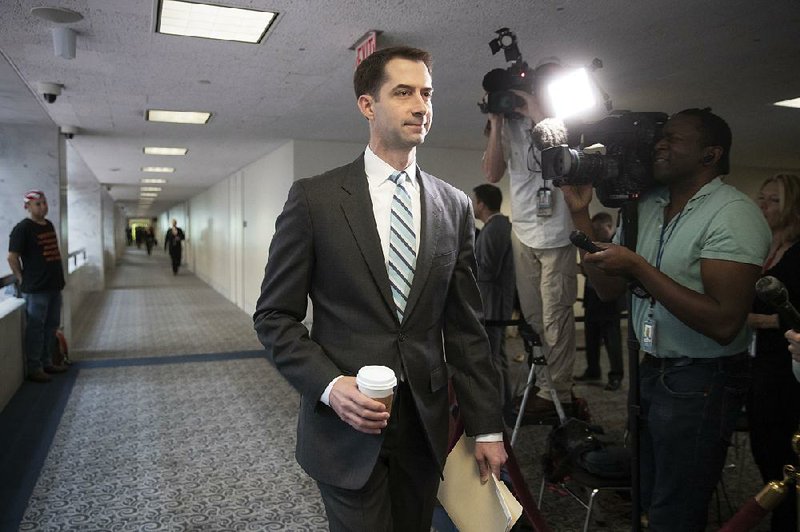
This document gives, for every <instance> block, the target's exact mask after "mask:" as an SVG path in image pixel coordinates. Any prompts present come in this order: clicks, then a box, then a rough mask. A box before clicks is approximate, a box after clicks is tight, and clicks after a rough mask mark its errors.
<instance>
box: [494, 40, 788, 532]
mask: <svg viewBox="0 0 800 532" xmlns="http://www.w3.org/2000/svg"><path fill="white" fill-rule="evenodd" d="M504 31H505V33H504ZM498 33H499V34H500V37H498V39H496V41H493V43H490V44H492V49H493V52H495V53H496V52H497V51H499V50H500V49H503V50H504V51H505V52H506V59H507V60H509V61H511V62H512V65H511V67H509V68H508V69H506V70H499V69H498V70H497V71H492V72H490V73H489V74H487V76H486V77H485V78H484V89H485V90H486V91H487V97H486V98H485V100H484V102H483V103H482V105H481V109H482V111H483V112H485V113H488V115H489V118H488V125H487V133H488V142H487V147H486V152H485V154H484V160H483V170H484V173H485V175H486V178H487V179H488V181H490V182H492V183H495V182H497V181H499V180H500V179H502V178H503V176H504V175H505V174H506V173H507V174H508V176H509V179H510V190H511V206H512V208H511V211H512V219H513V225H512V233H513V237H512V242H513V249H514V265H515V272H516V284H517V291H518V295H519V299H520V304H521V309H522V315H523V317H524V318H525V320H526V321H527V322H528V323H530V324H531V325H532V326H533V328H534V329H535V330H536V332H537V333H538V334H539V336H540V337H541V339H542V343H543V351H544V355H545V358H546V359H547V367H548V368H549V371H550V381H549V382H550V383H552V386H553V387H554V388H555V390H556V392H557V394H558V398H559V400H560V401H561V402H562V403H563V404H565V405H567V406H569V403H570V401H571V388H572V384H573V376H572V370H573V364H574V359H575V339H574V334H575V327H574V316H573V312H572V306H573V303H574V302H575V298H576V271H577V268H576V259H575V248H574V247H573V246H572V245H570V233H571V232H572V231H573V229H577V230H580V231H582V232H583V233H585V234H586V235H589V237H590V240H595V241H599V240H602V235H599V234H596V233H595V231H594V230H593V227H592V223H591V219H590V214H589V205H590V202H591V200H592V198H593V196H594V195H595V194H596V195H597V197H598V199H599V200H600V201H601V203H602V204H603V205H604V206H605V207H610V208H621V209H620V218H621V223H620V224H619V226H618V230H617V232H616V235H615V237H614V242H611V243H601V242H597V243H592V242H590V241H587V243H586V247H587V248H588V249H589V251H587V250H586V249H582V250H581V251H580V256H581V262H582V266H583V268H584V271H585V273H586V275H587V276H588V280H589V282H590V283H591V285H592V286H593V287H594V288H595V289H596V291H597V293H598V294H599V295H600V297H601V298H602V299H604V300H607V301H614V300H618V299H619V298H620V297H622V296H623V295H624V294H625V293H628V292H632V293H633V296H632V297H631V298H630V301H631V302H630V309H629V310H630V316H631V320H630V327H631V328H632V331H633V332H634V333H635V336H636V339H637V340H638V342H639V344H640V348H641V351H642V352H643V358H641V360H640V362H639V367H640V370H639V371H640V375H639V382H638V391H639V393H640V394H641V396H640V398H639V401H640V403H639V405H638V406H639V407H640V410H639V411H640V416H639V423H638V429H639V431H640V432H639V439H638V442H639V449H640V450H639V452H640V457H639V459H640V492H641V493H640V497H641V498H640V506H641V514H642V520H643V522H645V523H648V525H649V529H650V530H659V531H660V530H680V531H693V530H705V527H706V521H707V514H708V505H709V502H710V500H711V497H712V495H713V493H714V490H715V488H716V486H717V484H718V483H719V481H720V477H721V472H722V469H723V465H724V462H725V458H726V453H727V449H728V446H729V443H730V438H731V435H732V432H733V430H734V427H735V426H736V423H737V420H738V419H739V418H740V416H741V415H742V411H743V408H744V407H745V405H746V411H747V414H748V419H749V423H750V429H751V442H752V451H753V455H754V458H755V461H756V464H757V465H758V467H759V470H760V471H761V474H762V476H763V479H764V481H765V483H766V482H769V481H772V480H781V479H782V478H783V467H784V465H785V464H794V465H795V466H797V455H796V454H795V453H794V452H793V450H792V448H791V440H792V434H793V433H794V432H795V431H797V430H798V424H799V423H800V382H798V380H797V379H795V375H793V371H792V358H791V357H792V355H790V353H789V350H791V352H792V353H794V357H795V360H796V361H797V360H798V358H799V357H798V352H800V347H799V346H800V344H799V343H798V342H800V333H797V332H792V331H790V332H786V333H785V334H786V339H788V340H789V341H790V343H791V347H790V348H789V350H787V342H786V339H784V331H786V330H787V329H790V328H795V329H798V328H800V323H797V322H796V321H792V317H791V316H792V315H794V316H796V315H797V313H796V311H794V307H793V306H792V305H794V306H796V305H798V304H800V276H798V274H797V272H798V271H800V243H799V240H800V178H798V177H797V176H794V175H778V176H776V177H774V178H771V179H768V180H767V181H766V182H765V183H764V184H763V185H762V187H761V190H760V194H759V198H758V202H757V204H756V203H755V202H753V201H752V200H751V199H750V198H748V197H747V196H746V195H745V194H743V193H742V192H740V191H738V190H737V189H735V188H734V187H732V186H730V185H728V184H726V183H724V182H723V179H722V176H725V175H727V174H728V173H729V171H730V151H731V144H732V133H731V130H730V128H729V126H728V124H727V123H726V122H725V120H723V119H722V118H720V117H719V116H717V115H715V114H714V113H712V112H711V110H710V109H686V110H684V111H681V112H679V113H676V114H675V115H673V116H672V117H669V118H668V117H667V115H666V114H664V113H622V114H619V115H616V116H611V117H609V118H606V119H604V120H601V121H600V122H597V123H595V124H589V125H587V124H583V125H579V126H577V127H573V125H571V124H566V125H565V124H564V123H563V122H560V121H557V120H551V118H553V117H555V113H554V111H553V108H552V105H551V104H550V102H549V101H548V99H547V98H546V97H545V94H546V93H545V90H544V88H545V86H546V84H547V83H548V82H549V81H550V80H552V79H553V77H555V76H556V75H558V74H559V73H560V72H561V67H560V66H559V65H558V63H557V62H553V61H547V62H544V63H543V64H542V65H540V66H539V67H537V68H536V69H529V68H528V66H527V64H526V63H525V62H524V61H522V59H521V57H520V55H519V52H518V50H517V49H516V43H515V38H514V36H513V34H512V33H510V32H508V31H507V30H500V31H499V32H498ZM504 39H505V40H504ZM592 143H602V144H603V145H604V147H603V151H602V152H601V153H597V154H590V153H589V152H588V150H586V151H585V150H583V147H584V146H587V145H589V144H592ZM765 276H770V277H766V278H767V279H771V278H773V277H774V278H775V279H777V281H774V282H775V283H777V284H778V285H779V290H780V293H781V294H782V297H783V309H784V310H781V308H782V307H781V306H780V305H779V306H778V307H777V310H776V307H775V306H774V305H770V304H768V303H763V302H761V301H760V300H759V299H756V293H757V288H756V285H757V283H756V282H757V281H759V279H763V278H765ZM759 282H761V281H759ZM776 290H777V289H776ZM758 295H759V297H763V296H762V291H761V290H759V291H758ZM765 300H767V301H769V300H770V299H769V298H768V297H765ZM754 302H755V303H754ZM785 309H789V310H785ZM792 313H794V314H792ZM787 316H788V317H787ZM753 330H755V331H756V332H755V334H754V333H753ZM796 367H797V362H796V363H795V374H796V373H797V371H796ZM595 370H597V371H598V372H599V367H597V368H595ZM797 377H798V379H800V375H797ZM547 384H548V380H547V379H544V380H541V379H537V386H539V391H538V393H537V396H536V398H535V399H534V407H533V408H532V409H531V410H530V411H529V410H527V409H526V412H529V413H532V414H535V415H536V414H538V415H542V416H545V415H548V414H550V413H552V411H553V403H552V402H551V400H552V399H551V396H550V390H548V389H547ZM567 411H568V412H569V410H568V409H567ZM757 488H758V487H757V486H754V490H757ZM796 504H797V500H796V498H795V497H792V496H789V497H786V499H785V500H784V502H783V503H782V504H781V505H780V506H779V507H778V508H777V509H776V510H775V511H774V513H773V517H772V530H773V531H784V530H786V531H789V530H792V531H794V530H797V508H796Z"/></svg>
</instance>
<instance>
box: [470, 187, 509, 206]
mask: <svg viewBox="0 0 800 532" xmlns="http://www.w3.org/2000/svg"><path fill="white" fill-rule="evenodd" d="M472 192H474V193H475V198H476V199H477V200H478V201H480V202H483V204H484V205H486V208H487V209H489V210H490V211H499V210H500V206H501V205H502V204H503V193H502V192H500V189H499V188H497V187H496V186H494V185H489V184H484V185H478V186H477V187H475V188H473V189H472Z"/></svg>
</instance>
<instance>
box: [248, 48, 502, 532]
mask: <svg viewBox="0 0 800 532" xmlns="http://www.w3.org/2000/svg"><path fill="white" fill-rule="evenodd" d="M354 85H355V92H356V97H357V99H358V100H357V103H358V108H359V111H360V112H361V114H362V115H363V116H364V118H366V119H367V121H368V122H369V131H370V139H369V146H367V148H366V150H365V152H364V154H363V155H361V156H359V157H358V159H356V160H355V161H354V162H352V163H350V164H348V165H346V166H343V167H341V168H337V169H335V170H331V171H329V172H327V173H325V174H322V175H319V176H316V177H312V178H310V179H301V180H299V181H297V182H295V183H294V184H293V186H292V188H291V190H290V191H289V198H288V199H287V201H286V205H285V206H284V210H283V212H282V213H281V215H280V216H279V217H278V220H277V222H276V225H275V235H274V237H273V239H272V244H271V246H270V252H269V260H268V262H267V267H266V271H265V274H264V282H263V283H262V286H261V297H260V298H259V300H258V303H257V305H256V311H255V314H254V316H253V319H254V322H255V329H256V331H257V332H258V337H259V339H260V341H261V343H262V344H264V346H265V347H266V350H267V354H268V356H269V358H270V360H271V361H272V362H273V363H274V364H275V366H276V367H277V369H278V370H279V371H280V372H281V374H283V376H284V377H285V378H286V379H287V380H288V381H289V383H290V384H291V385H292V386H294V388H295V389H297V390H298V391H299V392H300V395H301V402H300V413H299V418H298V428H297V449H296V457H297V461H298V462H299V463H300V465H301V466H302V467H303V469H304V470H305V471H306V472H307V473H308V474H309V475H310V476H311V477H312V478H314V479H315V480H316V481H317V484H318V486H319V489H320V492H321V494H322V498H323V501H324V503H325V510H326V512H327V515H328V521H329V524H330V528H331V530H332V531H340V530H352V531H370V532H373V531H385V530H396V531H403V532H405V531H424V532H428V531H429V529H430V523H431V517H432V513H433V506H434V503H435V500H436V492H437V489H438V484H439V479H440V476H441V470H442V467H443V465H444V461H445V458H446V453H447V437H448V393H447V388H448V387H447V379H448V365H449V367H450V370H451V372H452V380H453V384H454V387H455V390H456V393H457V396H458V400H459V404H460V407H461V408H460V412H461V416H462V418H463V420H464V424H465V427H466V433H467V435H468V436H476V444H475V458H476V460H477V462H478V467H479V470H480V473H481V477H482V478H483V479H484V480H486V479H488V477H489V473H490V472H494V473H495V474H496V475H498V474H499V470H500V467H501V466H502V464H503V463H504V462H505V459H506V454H505V450H504V447H503V443H502V430H503V423H502V418H501V409H500V404H499V391H498V390H499V389H498V383H497V378H496V373H495V372H494V371H493V369H492V365H491V360H490V357H489V343H488V339H487V337H486V333H485V331H484V330H483V327H482V326H481V301H480V294H479V292H478V288H477V285H476V282H475V277H474V275H473V272H474V271H475V258H474V254H473V233H474V221H473V219H472V209H471V206H470V202H469V199H468V198H467V196H466V195H465V194H464V193H462V192H460V191H458V190H457V189H455V188H453V187H451V186H450V185H448V184H446V183H444V182H442V181H440V180H438V179H436V178H435V177H433V176H431V175H429V174H427V173H425V172H423V171H421V170H420V169H419V168H418V166H417V164H416V146H417V145H419V144H421V143H422V142H423V141H424V140H425V135H426V134H427V132H428V130H429V129H430V126H431V120H432V118H433V107H432V103H431V97H432V94H433V88H432V83H431V75H430V56H429V54H428V53H427V52H425V51H423V50H418V49H414V48H407V47H396V48H387V49H384V50H379V51H377V52H375V53H374V54H372V55H371V56H369V57H368V58H367V59H365V60H364V61H363V62H362V63H361V64H360V65H359V66H358V68H357V70H356V73H355V76H354ZM398 219H403V221H404V222H405V224H404V225H398V224H397V221H398ZM398 237H402V239H401V240H398ZM398 256H400V258H401V260H400V261H399V262H398V260H397V259H398ZM387 268H389V269H391V272H389V271H387ZM309 296H310V297H311V300H312V302H313V308H314V325H313V329H312V331H311V332H310V333H309V331H308V330H307V329H306V328H305V327H304V326H303V325H302V323H301V320H303V318H304V317H305V315H306V308H307V298H308V297H309ZM445 354H446V356H447V360H446V363H447V364H446V363H445ZM365 365H384V366H389V367H390V368H392V369H393V370H394V371H395V373H396V374H397V375H398V376H399V377H400V383H399V384H398V387H397V390H396V392H395V400H394V404H393V406H392V412H391V416H390V415H389V413H388V412H387V411H386V408H385V406H384V405H383V403H380V402H378V401H375V400H373V399H370V398H369V397H367V396H365V395H363V394H361V393H360V392H359V391H358V388H357V386H356V382H355V378H354V376H355V375H356V373H357V372H358V370H359V368H361V367H362V366H365ZM465 504H468V502H465Z"/></svg>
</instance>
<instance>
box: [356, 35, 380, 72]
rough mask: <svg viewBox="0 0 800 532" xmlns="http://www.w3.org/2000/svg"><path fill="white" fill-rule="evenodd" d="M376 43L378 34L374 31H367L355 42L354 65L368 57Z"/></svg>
mask: <svg viewBox="0 0 800 532" xmlns="http://www.w3.org/2000/svg"><path fill="white" fill-rule="evenodd" d="M377 43H378V34H377V32H375V31H370V32H367V34H366V35H364V36H363V37H362V38H361V40H359V41H358V42H357V43H356V45H355V50H356V66H358V65H359V64H361V61H363V60H364V59H366V58H367V57H369V56H370V54H371V53H372V52H374V51H375V47H376V44H377Z"/></svg>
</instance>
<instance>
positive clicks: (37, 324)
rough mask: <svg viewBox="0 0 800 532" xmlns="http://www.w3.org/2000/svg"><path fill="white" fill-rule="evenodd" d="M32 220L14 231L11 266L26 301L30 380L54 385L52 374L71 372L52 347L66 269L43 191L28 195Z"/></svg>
mask: <svg viewBox="0 0 800 532" xmlns="http://www.w3.org/2000/svg"><path fill="white" fill-rule="evenodd" d="M24 205H25V209H26V210H27V211H28V218H26V219H25V220H22V221H21V222H20V223H18V224H17V225H16V226H15V227H14V229H13V230H12V231H11V236H10V237H9V243H8V265H9V266H10V267H11V271H12V272H13V273H14V275H15V276H16V277H17V282H19V284H20V291H21V292H22V296H23V298H24V299H25V312H26V318H27V319H26V326H25V356H26V361H27V366H28V367H27V374H28V379H30V380H31V381H33V382H43V383H44V382H50V381H51V380H52V378H51V377H50V374H52V373H64V372H65V371H67V370H68V369H69V368H68V367H67V366H64V365H60V364H59V365H56V364H53V357H52V352H51V350H50V349H51V346H52V345H53V343H54V341H55V340H54V339H55V334H56V329H58V326H59V325H60V324H61V290H63V289H64V285H65V282H64V269H63V266H62V264H61V252H60V251H59V249H58V236H57V235H56V230H55V228H54V227H53V224H52V223H51V222H50V220H48V219H47V218H46V216H47V212H48V207H47V198H46V197H45V195H44V192H42V191H41V190H31V191H29V192H28V193H26V194H25V198H24Z"/></svg>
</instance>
